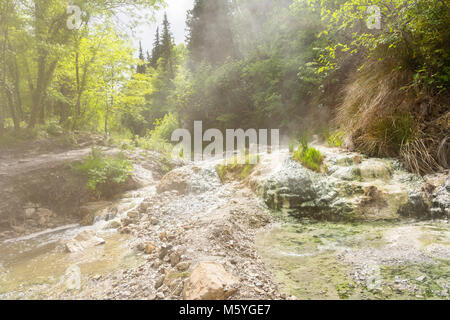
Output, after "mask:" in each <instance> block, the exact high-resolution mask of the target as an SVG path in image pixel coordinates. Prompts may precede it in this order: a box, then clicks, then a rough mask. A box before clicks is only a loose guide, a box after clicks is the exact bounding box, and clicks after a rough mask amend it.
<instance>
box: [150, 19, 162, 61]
mask: <svg viewBox="0 0 450 320" xmlns="http://www.w3.org/2000/svg"><path fill="white" fill-rule="evenodd" d="M160 57H161V39H160V36H159V27H158V28H156V35H155V41H154V42H153V50H152V58H151V60H150V65H151V66H152V67H153V68H155V69H156V68H157V67H158V60H159V58H160Z"/></svg>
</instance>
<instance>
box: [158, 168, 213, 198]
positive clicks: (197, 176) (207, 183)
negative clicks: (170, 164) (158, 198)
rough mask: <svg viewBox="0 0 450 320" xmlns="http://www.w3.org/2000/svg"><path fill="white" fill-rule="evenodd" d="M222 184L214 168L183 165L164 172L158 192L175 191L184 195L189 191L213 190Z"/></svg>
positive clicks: (195, 192)
mask: <svg viewBox="0 0 450 320" xmlns="http://www.w3.org/2000/svg"><path fill="white" fill-rule="evenodd" d="M221 185H222V183H221V181H220V178H219V176H218V174H217V172H216V170H215V168H199V167H196V166H185V167H182V168H177V169H175V170H172V171H170V172H169V173H168V174H166V175H165V176H164V177H163V178H162V179H161V181H160V182H159V184H158V186H157V188H156V190H157V192H158V193H164V192H167V191H176V192H178V193H179V194H182V195H185V194H189V193H194V194H201V193H204V192H207V191H210V190H214V189H216V188H218V187H220V186H221Z"/></svg>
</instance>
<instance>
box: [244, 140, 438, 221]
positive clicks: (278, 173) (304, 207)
mask: <svg viewBox="0 0 450 320" xmlns="http://www.w3.org/2000/svg"><path fill="white" fill-rule="evenodd" d="M318 148H319V149H320V151H321V152H322V153H323V154H324V155H325V160H324V166H325V167H326V168H327V170H326V174H325V175H324V174H319V173H316V172H313V171H311V170H309V169H307V168H305V167H303V166H302V165H301V164H300V163H298V162H297V161H295V160H293V159H291V158H290V157H289V156H288V155H285V157H284V159H280V160H279V161H278V163H271V162H264V161H263V162H261V163H260V164H258V166H257V167H256V168H255V172H254V173H253V174H252V175H251V176H250V179H249V180H250V185H251V187H252V188H253V190H254V191H255V192H256V193H257V194H259V195H260V196H261V197H262V198H263V199H264V201H265V202H266V204H267V205H268V206H269V208H271V209H274V210H283V211H286V212H288V213H289V214H291V215H293V216H295V217H300V218H303V217H312V218H316V219H320V220H323V219H326V220H331V221H337V220H344V221H346V220H349V221H352V220H392V219H398V218H400V217H401V216H408V217H411V216H414V217H427V216H428V215H429V212H430V210H429V201H428V200H427V196H426V194H425V193H424V192H422V191H421V189H422V185H423V179H422V178H421V177H419V176H415V175H413V174H409V173H407V172H405V171H403V170H402V169H401V168H400V166H396V165H395V163H393V161H390V160H379V159H364V158H363V157H362V156H360V155H358V154H351V153H350V154H348V153H343V152H342V153H339V151H336V150H334V149H329V148H324V147H318ZM437 207H439V206H437Z"/></svg>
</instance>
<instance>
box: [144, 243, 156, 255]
mask: <svg viewBox="0 0 450 320" xmlns="http://www.w3.org/2000/svg"><path fill="white" fill-rule="evenodd" d="M155 249H156V245H154V244H153V243H151V242H147V243H146V244H145V248H144V252H145V254H152V253H153V252H154V251H155Z"/></svg>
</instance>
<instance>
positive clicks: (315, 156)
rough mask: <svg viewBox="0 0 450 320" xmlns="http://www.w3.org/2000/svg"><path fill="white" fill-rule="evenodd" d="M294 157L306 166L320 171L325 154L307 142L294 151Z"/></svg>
mask: <svg viewBox="0 0 450 320" xmlns="http://www.w3.org/2000/svg"><path fill="white" fill-rule="evenodd" d="M294 159H295V160H297V161H298V162H300V163H301V164H302V165H304V166H305V167H306V168H308V169H310V170H313V171H316V172H320V169H321V167H322V163H323V160H324V156H323V155H322V154H321V153H320V151H319V150H317V149H316V148H313V147H310V146H308V145H307V144H306V145H305V144H302V145H301V146H300V147H299V148H298V149H297V151H295V152H294Z"/></svg>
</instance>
